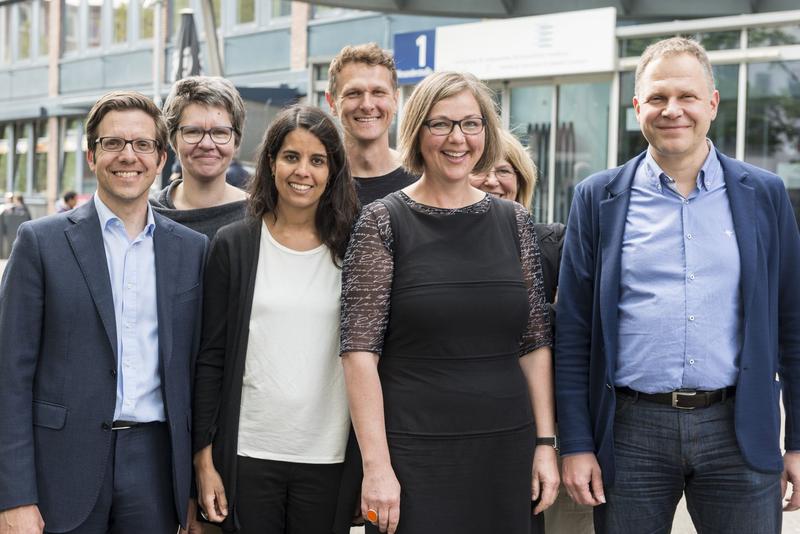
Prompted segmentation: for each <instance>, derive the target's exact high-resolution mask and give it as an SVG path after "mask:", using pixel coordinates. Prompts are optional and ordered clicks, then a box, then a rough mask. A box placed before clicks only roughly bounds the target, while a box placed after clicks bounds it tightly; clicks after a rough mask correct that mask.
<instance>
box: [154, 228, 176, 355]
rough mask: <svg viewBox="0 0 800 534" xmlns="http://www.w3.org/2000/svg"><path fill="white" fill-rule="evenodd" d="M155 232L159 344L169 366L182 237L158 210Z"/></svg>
mask: <svg viewBox="0 0 800 534" xmlns="http://www.w3.org/2000/svg"><path fill="white" fill-rule="evenodd" d="M153 216H154V218H155V222H156V228H155V232H154V233H153V251H154V252H155V257H156V301H157V306H158V346H159V351H160V353H161V363H162V365H163V368H164V369H166V368H167V365H168V364H169V361H170V359H171V358H172V301H173V299H174V297H175V293H176V291H177V282H178V274H179V266H180V259H181V251H182V248H181V239H180V237H178V236H176V235H175V233H174V232H173V231H172V230H173V227H174V224H175V223H173V222H172V221H170V220H169V219H166V218H165V217H162V216H161V215H159V214H158V213H153Z"/></svg>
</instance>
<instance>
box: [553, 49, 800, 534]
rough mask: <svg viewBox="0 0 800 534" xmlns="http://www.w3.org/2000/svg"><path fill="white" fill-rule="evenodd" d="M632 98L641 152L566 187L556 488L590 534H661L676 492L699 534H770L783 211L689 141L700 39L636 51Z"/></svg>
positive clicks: (787, 470)
mask: <svg viewBox="0 0 800 534" xmlns="http://www.w3.org/2000/svg"><path fill="white" fill-rule="evenodd" d="M635 95H636V96H635V97H634V99H633V104H634V108H635V110H636V114H637V117H638V121H639V124H640V127H641V129H642V133H643V134H644V136H645V138H646V139H647V140H648V142H649V147H648V150H647V151H646V152H645V153H644V154H641V155H640V156H638V157H636V158H634V159H633V160H631V161H629V162H627V163H625V164H624V165H623V166H621V167H619V168H616V169H611V170H608V171H604V172H601V173H597V174H595V175H593V176H590V177H589V178H587V179H586V180H584V181H583V182H582V183H580V184H579V185H578V186H577V187H576V189H575V196H574V198H573V202H572V209H571V211H570V216H569V222H568V225H567V235H566V240H565V245H564V253H563V260H562V264H561V272H560V280H559V296H558V314H557V332H558V338H557V340H556V354H557V361H556V393H557V399H558V421H559V430H560V432H561V452H562V455H563V456H564V464H563V465H564V468H563V480H564V484H565V486H566V488H567V491H568V492H569V494H570V495H571V496H572V498H573V499H574V500H576V501H577V502H579V503H582V504H588V505H593V506H596V508H595V527H596V529H597V531H598V532H600V533H603V532H608V533H617V532H625V533H641V532H650V533H662V532H663V533H667V532H669V531H670V528H671V524H672V518H673V515H674V513H675V508H676V505H677V503H678V501H679V500H680V498H681V496H682V495H684V494H685V496H686V500H687V506H688V509H689V512H690V514H691V516H692V519H693V521H694V523H695V526H696V528H697V530H698V532H704V533H705V532H719V533H722V532H724V533H726V534H732V533H742V534H745V533H747V534H752V533H755V532H758V533H760V534H762V533H779V532H780V529H781V497H782V495H784V494H785V490H786V481H787V480H788V481H790V482H792V485H793V488H794V490H793V493H792V496H791V499H790V500H789V501H788V503H787V505H786V508H785V509H787V510H794V509H797V508H798V507H800V491H797V488H798V485H797V484H798V483H800V453H799V452H797V451H800V433H798V431H797V430H796V429H795V421H796V420H797V419H798V417H800V398H798V397H797V396H796V395H800V393H798V389H800V283H797V280H796V278H797V276H798V275H800V236H798V227H797V223H796V221H795V218H794V215H793V211H792V207H791V205H790V203H789V198H788V195H787V193H786V190H785V187H784V184H783V182H782V181H781V179H780V178H779V177H778V176H775V175H774V174H772V173H770V172H767V171H765V170H763V169H759V168H757V167H754V166H752V165H748V164H745V163H742V162H739V161H736V160H733V159H731V158H728V157H726V156H725V155H723V154H721V153H720V152H718V151H717V150H716V149H715V148H714V147H713V145H712V143H711V141H709V140H708V139H707V138H706V135H707V133H708V131H709V127H710V125H711V122H712V121H713V120H714V118H715V117H716V113H717V107H718V104H719V93H718V92H717V91H716V90H715V88H714V79H713V74H712V71H711V65H710V63H709V61H708V57H707V55H706V53H705V50H703V48H702V47H700V45H698V44H697V43H695V42H693V41H690V40H687V39H683V38H673V39H668V40H665V41H661V42H658V43H655V44H654V45H652V46H650V47H649V48H648V49H647V50H646V51H645V52H644V54H643V55H642V58H641V60H640V62H639V65H638V67H637V70H636V89H635ZM781 390H782V391H783V402H784V405H785V409H786V440H785V444H784V446H785V448H786V451H787V452H786V453H785V454H784V455H783V456H782V454H781V445H780V443H779V434H780V419H781V417H780V403H779V401H780V393H781ZM781 473H783V477H782V476H781Z"/></svg>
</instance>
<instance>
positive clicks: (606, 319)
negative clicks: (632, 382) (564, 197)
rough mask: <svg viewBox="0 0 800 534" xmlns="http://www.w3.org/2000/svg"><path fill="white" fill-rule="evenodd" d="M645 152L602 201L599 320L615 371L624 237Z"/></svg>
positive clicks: (623, 170) (620, 174)
mask: <svg viewBox="0 0 800 534" xmlns="http://www.w3.org/2000/svg"><path fill="white" fill-rule="evenodd" d="M643 157H644V153H643V154H641V155H640V156H639V157H637V158H635V159H633V160H631V161H629V162H628V163H626V164H625V165H623V166H622V168H620V170H619V172H617V174H616V175H614V177H613V178H611V180H609V182H608V184H607V185H606V191H607V194H608V196H607V198H606V199H605V200H602V201H601V202H600V213H599V222H600V235H599V238H598V239H599V242H600V246H599V249H600V252H599V253H600V279H599V280H597V281H596V282H597V283H598V284H600V321H601V324H602V325H603V344H604V346H605V347H606V349H607V353H606V356H607V358H606V365H607V366H608V370H609V371H610V372H611V373H612V375H613V368H614V366H615V364H616V361H617V334H618V332H619V327H618V322H619V317H618V307H619V284H620V263H621V260H622V238H623V236H624V234H625V219H626V217H627V215H628V204H629V203H630V198H631V184H632V183H633V177H634V175H635V174H636V169H637V168H638V167H639V162H640V161H641V160H642V158H643Z"/></svg>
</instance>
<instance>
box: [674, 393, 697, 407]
mask: <svg viewBox="0 0 800 534" xmlns="http://www.w3.org/2000/svg"><path fill="white" fill-rule="evenodd" d="M695 395H697V391H682V390H677V391H673V392H672V407H673V408H677V409H679V410H694V409H695V407H694V406H681V405H680V399H681V397H694V396H695Z"/></svg>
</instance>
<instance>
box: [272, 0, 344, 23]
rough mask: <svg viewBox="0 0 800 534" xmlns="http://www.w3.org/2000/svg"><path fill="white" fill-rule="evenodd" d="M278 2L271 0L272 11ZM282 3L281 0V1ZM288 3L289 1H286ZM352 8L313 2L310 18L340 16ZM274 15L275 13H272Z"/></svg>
mask: <svg viewBox="0 0 800 534" xmlns="http://www.w3.org/2000/svg"><path fill="white" fill-rule="evenodd" d="M276 3H278V0H273V13H274V12H275V7H274V6H275V4H276ZM281 3H283V2H281ZM287 3H290V2H287ZM350 11H352V10H349V9H344V8H341V7H329V6H320V5H317V4H314V5H312V6H311V18H312V19H329V18H332V17H341V16H343V15H346V14H347V13H348V12H350ZM273 16H275V15H273Z"/></svg>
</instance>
